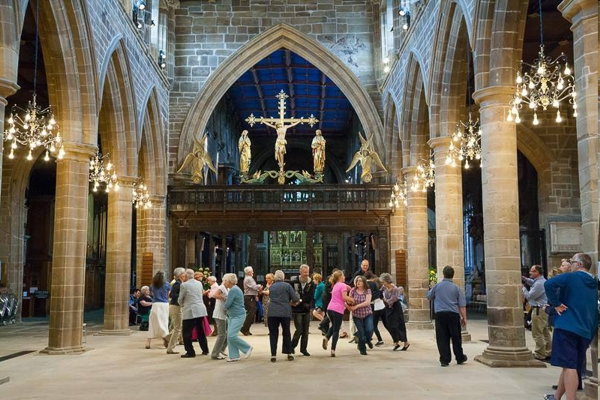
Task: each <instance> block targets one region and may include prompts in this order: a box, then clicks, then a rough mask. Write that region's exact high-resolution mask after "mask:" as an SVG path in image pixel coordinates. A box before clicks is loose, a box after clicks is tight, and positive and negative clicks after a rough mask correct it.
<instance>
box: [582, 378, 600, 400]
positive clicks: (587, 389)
mask: <svg viewBox="0 0 600 400" xmlns="http://www.w3.org/2000/svg"><path fill="white" fill-rule="evenodd" d="M583 391H584V393H585V395H586V396H587V397H589V398H590V399H597V398H598V378H594V377H591V378H589V379H587V380H586V381H585V385H584V387H583Z"/></svg>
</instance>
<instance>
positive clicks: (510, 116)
mask: <svg viewBox="0 0 600 400" xmlns="http://www.w3.org/2000/svg"><path fill="white" fill-rule="evenodd" d="M506 120H507V121H508V122H511V121H512V120H513V117H512V113H511V112H510V111H509V112H508V117H506Z"/></svg>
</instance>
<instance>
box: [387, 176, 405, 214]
mask: <svg viewBox="0 0 600 400" xmlns="http://www.w3.org/2000/svg"><path fill="white" fill-rule="evenodd" d="M407 197H408V187H407V186H406V182H405V181H402V183H398V182H396V184H395V185H394V187H393V188H392V194H391V195H390V202H389V203H388V206H389V207H390V208H391V209H392V212H394V211H396V208H398V207H400V202H402V203H403V204H404V205H405V206H406V205H407V204H408V202H407Z"/></svg>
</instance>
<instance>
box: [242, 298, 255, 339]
mask: <svg viewBox="0 0 600 400" xmlns="http://www.w3.org/2000/svg"><path fill="white" fill-rule="evenodd" d="M244 308H246V320H245V321H244V325H243V326H242V329H241V330H240V332H242V333H248V332H250V327H251V326H252V324H253V323H254V320H255V319H256V296H244Z"/></svg>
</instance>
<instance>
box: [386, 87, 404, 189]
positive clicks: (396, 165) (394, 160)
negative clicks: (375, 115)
mask: <svg viewBox="0 0 600 400" xmlns="http://www.w3.org/2000/svg"><path fill="white" fill-rule="evenodd" d="M383 118H384V125H383V126H384V132H385V140H384V142H385V145H386V152H385V164H386V166H387V167H388V170H389V171H390V176H391V177H392V181H393V182H392V183H394V181H395V179H396V177H397V176H398V175H399V174H400V170H401V169H402V142H401V140H400V131H399V128H398V127H399V123H398V120H399V116H398V113H397V112H396V103H395V102H394V99H393V97H392V95H391V93H388V95H387V101H386V103H385V113H384V117H383Z"/></svg>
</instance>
